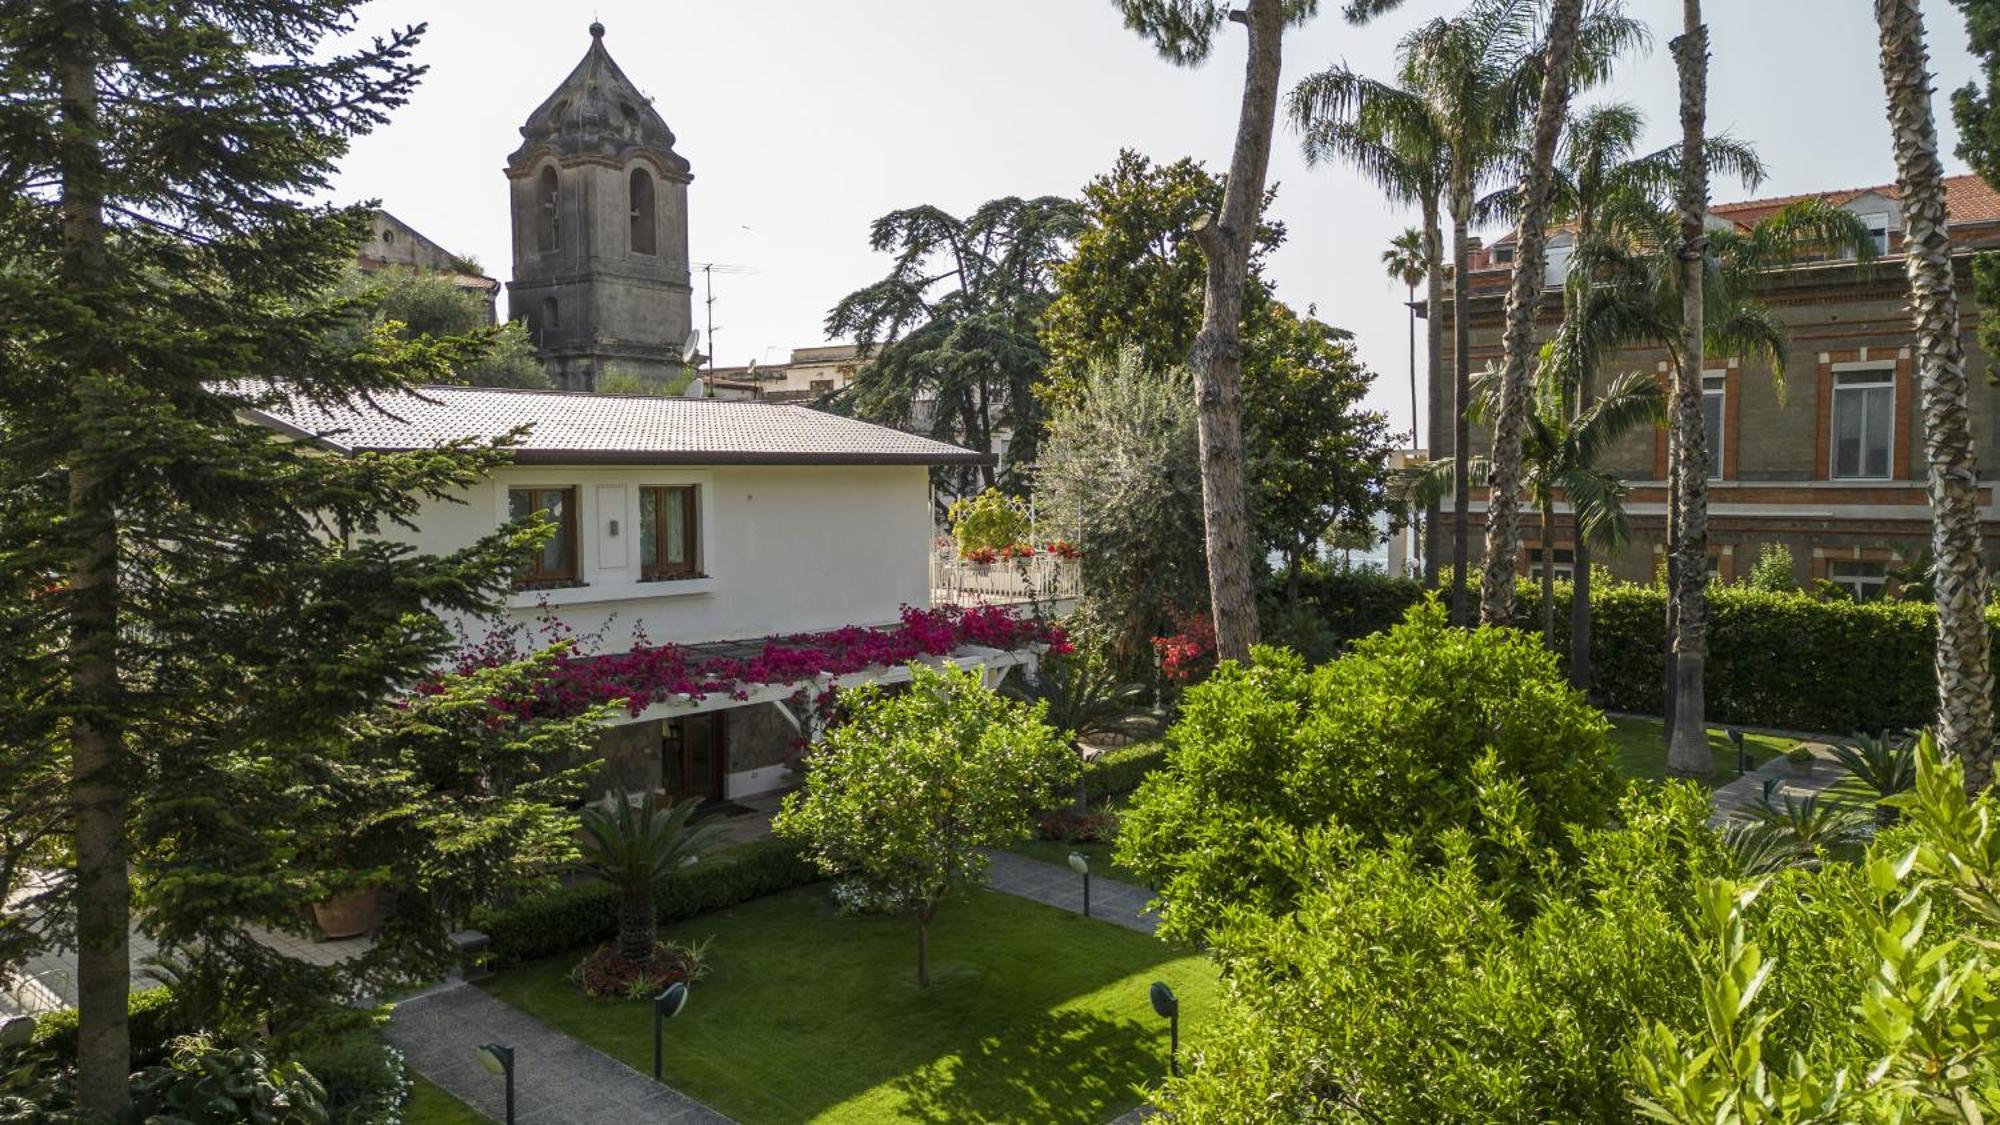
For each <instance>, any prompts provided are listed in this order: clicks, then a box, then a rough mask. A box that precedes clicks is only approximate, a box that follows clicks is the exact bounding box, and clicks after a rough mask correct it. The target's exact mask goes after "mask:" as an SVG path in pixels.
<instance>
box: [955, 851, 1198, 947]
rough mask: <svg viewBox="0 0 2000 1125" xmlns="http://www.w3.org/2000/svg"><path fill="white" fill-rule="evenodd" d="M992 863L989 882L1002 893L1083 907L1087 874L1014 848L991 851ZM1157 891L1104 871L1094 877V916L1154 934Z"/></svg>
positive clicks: (1066, 907) (1157, 923) (1063, 907)
mask: <svg viewBox="0 0 2000 1125" xmlns="http://www.w3.org/2000/svg"><path fill="white" fill-rule="evenodd" d="M987 858H988V859H989V860H991V861H992V862H991V866H990V867H989V868H988V869H987V874H986V885H987V886H988V887H990V888H992V889H993V890H996V891H999V892H1001V893H1002V894H1010V895H1019V896H1020V897H1022V898H1025V899H1030V900H1032V901H1034V902H1039V903H1041V904H1043V905H1044V906H1053V907H1056V908H1057V909H1059V910H1074V911H1077V912H1079V913H1081V912H1082V910H1083V878H1082V876H1080V875H1078V874H1077V873H1076V872H1074V871H1071V870H1070V869H1069V868H1067V867H1058V866H1056V865H1055V864H1053V863H1043V862H1042V861H1041V860H1038V859H1029V858H1028V857H1026V856H1020V855H1015V854H1014V853H1013V852H989V853H987ZM1152 899H1153V892H1151V891H1149V890H1147V889H1146V888H1144V887H1135V886H1133V885H1132V884H1130V883H1124V882H1120V881H1118V880H1116V879H1107V878H1105V877H1103V876H1102V875H1093V876H1091V877H1090V916H1091V917H1092V918H1095V919H1097V920H1098V921H1101V922H1109V923H1111V924H1112V925H1114V926H1123V927H1125V928H1126V929H1128V930H1137V931H1138V932H1140V933H1142V934H1147V935H1151V934H1153V933H1156V932H1157V931H1158V930H1159V928H1160V919H1159V916H1158V915H1156V914H1154V913H1153V912H1152V911H1150V910H1148V909H1146V904H1147V903H1149V902H1151V901H1152Z"/></svg>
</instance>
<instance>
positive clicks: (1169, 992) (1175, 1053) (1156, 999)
mask: <svg viewBox="0 0 2000 1125" xmlns="http://www.w3.org/2000/svg"><path fill="white" fill-rule="evenodd" d="M1146 994H1147V995H1148V996H1150V997H1152V1000H1153V1010H1154V1011H1155V1012H1158V1013H1159V1014H1160V1018H1162V1019H1164V1020H1166V1021H1167V1073H1168V1074H1170V1075H1172V1076H1173V1077H1175V1078H1179V1077H1180V1076H1181V1058H1180V1055H1181V1001H1180V997H1178V996H1175V995H1174V990H1173V989H1171V988H1168V987H1167V982H1166V981H1163V980H1156V981H1154V982H1153V987H1152V988H1150V989H1148V990H1147V993H1146Z"/></svg>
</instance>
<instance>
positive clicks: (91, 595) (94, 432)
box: [57, 35, 132, 1116]
mask: <svg viewBox="0 0 2000 1125" xmlns="http://www.w3.org/2000/svg"><path fill="white" fill-rule="evenodd" d="M72 42H75V43H77V44H79V48H78V54H76V55H75V56H73V57H71V58H70V59H68V60H66V61H65V63H64V64H63V67H62V74H61V83H62V89H61V101H62V119H63V126H64V129H63V133H62V138H61V141H60V144H61V152H60V153H59V155H58V157H57V159H58V161H59V163H60V166H61V168H62V173H61V177H62V220H63V232H62V239H63V257H62V265H61V269H62V275H63V280H64V283H65V285H66V287H67V288H68V289H69V291H70V292H71V294H72V295H73V296H75V297H76V298H77V299H79V300H83V301H88V300H90V299H91V297H92V295H93V294H95V293H96V292H98V291H100V290H101V289H102V288H103V287H104V286H105V285H106V284H107V283H108V281H109V278H110V261H109V257H108V253H107V240H106V234H105V228H104V179H105V168H104V155H103V152H102V150H101V149H100V148H99V147H98V141H97V133H98V124H97V84H96V80H97V64H96V59H95V58H94V57H93V56H92V55H91V53H90V52H91V50H92V49H93V47H94V44H91V43H89V41H88V38H87V37H86V36H83V35H79V36H77V37H76V39H74V40H72ZM75 374H76V377H77V403H78V407H79V412H80V414H81V415H82V417H81V419H80V425H79V426H78V430H79V431H80V432H81V433H82V434H83V435H84V437H83V438H82V442H81V447H80V448H79V449H78V450H76V453H75V457H74V461H73V463H72V464H71V465H70V473H69V513H68V516H69V519H68V522H69V525H70V527H69V531H70V533H71V535H72V537H73V538H72V540H71V543H72V548H73V554H72V555H71V558H70V562H69V586H70V606H71V608H70V614H69V686H70V691H71V693H72V696H73V699H74V703H75V706H76V717H75V718H74V719H73V720H72V726H71V733H70V742H71V752H72V760H71V770H72V776H71V785H70V813H71V818H72V823H73V831H74V832H75V834H76V835H75V863H76V884H75V889H74V896H75V898H74V903H75V910H76V991H77V1005H76V1006H77V1058H76V1063H77V1088H78V1090H79V1092H80V1095H81V1100H82V1105H83V1108H84V1109H85V1110H87V1111H90V1112H93V1113H99V1114H104V1115H107V1116H116V1115H118V1114H121V1113H123V1112H124V1110H125V1108H126V1104H127V1101H128V1095H127V1086H126V1082H127V1079H128V1078H129V1077H130V1075H131V1072H132V1037H131V1028H130V1025H129V1022H128V1019H127V1015H126V1003H127V997H128V994H129V993H130V991H131V981H132V964H131V923H132V877H131V870H130V864H129V855H128V845H127V841H126V816H127V801H128V797H127V794H126V783H127V778H128V771H129V765H128V761H127V755H126V749H125V738H124V732H123V730H121V729H120V726H119V723H118V714H119V709H120V708H119V703H120V698H119V697H120V690H119V681H118V613H119V602H120V590H119V585H118V522H117V497H116V495H115V494H114V492H113V487H114V486H113V484H112V481H111V480H110V479H109V476H108V474H107V473H106V472H105V471H104V468H103V465H104V462H105V460H106V458H107V456H108V454H109V453H110V450H109V449H108V448H106V446H105V444H104V442H105V440H106V439H105V435H106V433H107V432H108V431H109V430H110V429H111V426H110V425H109V424H108V423H109V417H108V415H109V414H110V413H111V412H112V411H113V410H115V409H116V406H115V401H114V396H113V394H112V393H111V391H112V388H111V382H112V379H113V376H112V375H111V374H110V373H109V372H107V371H105V370H103V369H102V368H101V367H100V366H99V365H98V363H97V360H96V357H88V358H85V359H83V361H82V362H80V363H79V364H78V369H77V371H76V373H75Z"/></svg>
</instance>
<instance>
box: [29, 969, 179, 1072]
mask: <svg viewBox="0 0 2000 1125" xmlns="http://www.w3.org/2000/svg"><path fill="white" fill-rule="evenodd" d="M125 1011H126V1015H127V1018H128V1019H130V1020H131V1030H132V1064H133V1066H135V1067H144V1066H151V1065H153V1064H154V1063H157V1062H159V1061H161V1060H162V1059H164V1058H165V1057H166V1052H167V1048H168V1044H169V1043H170V1042H171V1041H172V1040H174V1039H176V1038H178V1037H180V1036H182V1035H186V1034H187V1033H189V1032H191V1031H193V1030H194V1025H193V1024H192V1023H190V1022H189V1021H188V1019H187V1017H186V1015H185V1014H183V1012H182V1011H181V1007H180V1005H179V1004H178V1003H176V1002H175V1000H174V995H173V993H171V992H169V991H167V990H166V989H164V988H144V989H140V990H139V991H137V992H134V993H132V995H131V998H130V999H128V1000H127V1001H126V1005H125ZM31 1042H32V1045H33V1046H35V1047H37V1048H41V1049H44V1050H47V1051H49V1052H51V1053H53V1054H54V1055H56V1056H57V1057H58V1058H69V1059H73V1058H75V1057H76V1009H75V1008H64V1009H62V1010H60V1011H55V1012H49V1013H47V1014H46V1015H43V1016H40V1017H38V1018H37V1019H36V1020H35V1034H34V1038H33V1040H32V1041H31Z"/></svg>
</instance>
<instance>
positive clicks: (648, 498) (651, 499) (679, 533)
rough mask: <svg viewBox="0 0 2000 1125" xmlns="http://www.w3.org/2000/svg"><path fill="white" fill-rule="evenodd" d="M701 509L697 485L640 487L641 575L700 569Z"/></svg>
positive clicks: (689, 573) (677, 575)
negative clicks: (698, 501) (696, 489)
mask: <svg viewBox="0 0 2000 1125" xmlns="http://www.w3.org/2000/svg"><path fill="white" fill-rule="evenodd" d="M700 529H701V520H700V509H699V508H698V506H697V504H696V498H695V486H694V485H691V484H677V485H663V486H660V487H656V488H642V489H640V490H639V576H640V577H641V578H692V577H695V576H696V575H698V574H700V573H701V568H700V566H699V565H698V564H699V560H700V557H701V556H700V554H699V548H700V542H699V541H700Z"/></svg>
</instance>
